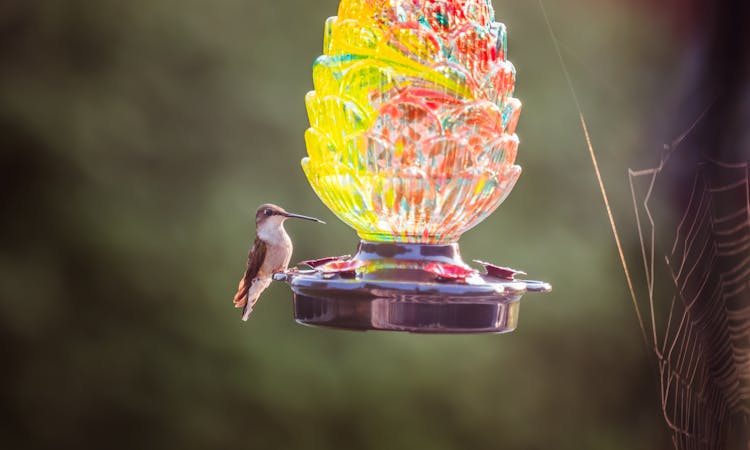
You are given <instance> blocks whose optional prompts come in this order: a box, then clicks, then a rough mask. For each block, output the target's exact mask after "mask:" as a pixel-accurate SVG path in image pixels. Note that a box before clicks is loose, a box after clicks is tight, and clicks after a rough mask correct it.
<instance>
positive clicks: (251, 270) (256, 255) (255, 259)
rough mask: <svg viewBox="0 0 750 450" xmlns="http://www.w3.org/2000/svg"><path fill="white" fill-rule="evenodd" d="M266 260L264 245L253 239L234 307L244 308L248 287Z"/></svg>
mask: <svg viewBox="0 0 750 450" xmlns="http://www.w3.org/2000/svg"><path fill="white" fill-rule="evenodd" d="M265 258H266V243H265V242H263V241H262V240H260V239H258V238H257V237H256V238H255V243H254V244H253V247H252V248H251V249H250V253H248V255H247V269H246V270H245V276H243V277H242V279H241V280H240V285H239V286H238V287H237V293H236V294H235V295H234V307H235V308H244V307H245V304H246V303H247V293H248V291H249V290H250V286H251V285H252V284H253V278H255V277H256V276H258V271H259V270H260V266H261V264H263V260H264V259H265Z"/></svg>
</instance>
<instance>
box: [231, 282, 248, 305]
mask: <svg viewBox="0 0 750 450" xmlns="http://www.w3.org/2000/svg"><path fill="white" fill-rule="evenodd" d="M249 290H250V285H249V283H247V282H245V277H242V279H240V284H239V286H237V293H236V294H234V307H235V308H244V307H245V305H247V292H248V291H249Z"/></svg>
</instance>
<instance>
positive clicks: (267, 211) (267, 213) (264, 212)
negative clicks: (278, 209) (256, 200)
mask: <svg viewBox="0 0 750 450" xmlns="http://www.w3.org/2000/svg"><path fill="white" fill-rule="evenodd" d="M263 214H265V215H267V216H270V215H271V214H273V211H271V210H270V209H266V210H265V211H263Z"/></svg>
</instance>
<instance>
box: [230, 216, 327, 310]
mask: <svg viewBox="0 0 750 450" xmlns="http://www.w3.org/2000/svg"><path fill="white" fill-rule="evenodd" d="M290 218H295V219H305V220H312V221H314V222H320V223H325V222H323V221H322V220H320V219H316V218H315V217H308V216H302V215H300V214H292V213H289V212H286V211H285V210H284V208H282V207H280V206H276V205H273V204H271V203H266V204H264V205H260V206H259V207H258V210H257V211H256V212H255V243H254V244H253V246H252V247H251V248H250V253H249V254H248V255H247V269H246V270H245V276H243V277H242V279H241V280H240V285H239V287H238V288H237V294H235V296H234V307H235V308H242V320H247V319H249V318H250V314H252V312H253V307H254V306H255V303H256V302H257V301H258V297H260V294H262V293H263V291H264V290H266V288H267V287H268V285H269V284H271V277H273V274H274V273H277V272H281V271H284V270H286V268H287V266H288V265H289V260H290V259H291V257H292V240H291V239H289V235H288V234H286V230H285V229H284V221H286V219H290Z"/></svg>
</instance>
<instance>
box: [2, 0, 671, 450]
mask: <svg viewBox="0 0 750 450" xmlns="http://www.w3.org/2000/svg"><path fill="white" fill-rule="evenodd" d="M545 5H546V6H547V8H548V10H549V13H550V19H551V21H552V24H553V26H554V27H555V30H556V33H557V34H558V36H559V38H560V42H561V44H563V49H564V50H565V55H566V59H568V61H569V63H570V67H571V70H572V74H573V78H574V83H575V84H576V87H577V89H578V91H579V92H578V93H579V95H580V96H581V98H582V104H583V109H584V112H587V113H588V119H589V121H590V127H591V131H592V134H593V137H594V139H595V143H598V151H599V156H600V159H601V161H602V165H603V175H604V177H605V180H607V181H611V183H609V186H610V187H611V188H612V192H611V195H612V196H613V200H614V201H615V210H616V211H618V212H620V215H621V217H620V216H618V219H619V220H621V221H623V222H624V224H623V227H624V229H625V230H626V233H625V234H632V230H633V229H632V228H630V229H628V226H629V225H630V222H629V220H630V219H629V218H628V216H627V214H625V212H626V211H627V210H628V208H629V203H628V202H629V201H630V200H629V192H627V191H626V190H625V189H626V185H627V183H626V178H625V177H626V175H625V168H626V167H628V166H629V165H633V162H634V161H637V160H638V158H639V157H640V156H642V155H643V153H644V150H642V149H643V147H644V146H645V145H646V144H644V142H645V140H644V139H643V138H642V136H643V130H644V126H647V124H646V123H645V119H646V117H644V116H642V115H641V114H642V112H643V111H644V108H646V109H647V108H648V107H649V104H650V103H651V102H655V103H658V101H659V99H660V97H659V95H660V94H659V89H661V88H663V86H662V85H663V82H662V81H661V78H662V77H663V73H664V70H665V67H668V65H669V63H670V60H669V58H670V56H669V55H670V48H669V42H668V40H667V39H666V37H665V36H663V35H662V34H660V33H662V32H661V31H660V30H659V27H658V25H657V24H656V23H654V22H652V21H651V20H650V18H649V16H647V15H646V14H645V13H643V12H638V11H635V10H633V9H631V7H630V6H629V5H628V4H627V3H624V4H623V3H615V2H593V1H591V2H587V1H583V0H578V1H574V2H570V1H568V2H565V1H553V0H548V1H546V2H545ZM336 7H337V2H336V1H335V0H323V1H317V2H311V1H304V0H287V1H272V0H265V1H247V0H245V1H239V0H216V1H213V2H205V1H197V0H182V1H179V2H178V1H174V0H131V1H128V2H119V1H99V2H89V1H83V0H66V1H57V2H52V1H46V2H44V1H38V2H37V1H27V0H10V1H7V0H6V1H5V2H2V3H1V4H0V67H2V69H0V136H2V151H1V152H0V186H1V187H2V190H0V199H1V201H2V206H3V212H4V214H3V220H2V221H1V222H0V227H1V228H0V236H1V239H2V251H1V252H0V294H1V296H2V302H0V339H2V342H3V346H2V347H3V350H2V356H3V361H4V363H3V368H2V370H0V386H2V387H0V415H1V416H2V417H1V419H2V420H0V447H2V448H6V449H21V448H23V449H27V448H28V449H41V448H56V449H62V448H79V449H82V448H108V449H119V448H123V449H134V448H138V449H151V448H154V449H156V448H160V449H161V448H180V449H205V448H230V447H234V448H253V449H270V448H283V449H339V448H341V449H394V450H397V449H407V448H409V449H423V448H424V449H433V450H440V449H467V448H471V449H474V450H480V449H498V448H510V449H514V448H527V449H534V448H557V449H632V448H641V449H645V448H664V447H665V446H666V443H667V441H666V435H665V432H664V430H663V424H662V420H661V417H660V411H659V409H658V389H657V385H656V377H655V370H653V368H652V365H651V363H650V362H649V360H648V357H647V353H646V352H645V351H644V346H643V344H642V341H641V338H640V334H639V331H638V326H637V322H636V319H635V315H634V312H633V308H632V305H631V304H630V300H629V298H628V296H627V291H626V287H625V283H624V279H623V276H622V271H621V269H620V268H619V263H618V260H617V257H616V253H615V250H614V247H613V243H612V239H611V233H610V231H609V226H608V223H607V221H606V216H605V212H604V208H603V206H602V203H601V197H600V194H599V192H598V190H597V187H596V184H595V178H594V174H593V171H592V170H591V163H590V160H589V159H588V154H587V153H586V150H585V147H584V143H583V137H582V133H581V131H580V127H579V123H578V117H577V112H576V110H575V104H574V103H573V101H572V98H571V96H570V92H569V91H568V90H567V86H566V84H565V81H564V78H563V76H562V73H561V71H560V65H559V62H558V61H557V56H556V55H555V53H554V48H553V46H552V43H551V40H550V38H549V34H548V31H547V28H546V25H545V22H544V17H543V15H542V14H541V11H540V9H539V5H538V4H537V2H514V1H510V0H503V1H499V0H495V10H496V15H497V18H498V20H501V21H503V22H505V23H506V24H508V26H509V46H510V58H511V60H512V61H513V62H514V64H515V65H516V67H517V69H518V85H517V89H516V96H517V97H518V98H520V99H521V100H522V101H523V102H524V112H523V114H522V116H521V117H522V118H521V124H520V126H519V129H518V133H519V136H520V137H521V147H520V151H519V163H520V164H521V165H522V166H523V167H524V174H523V175H522V177H521V180H520V181H519V183H518V185H517V186H516V189H515V191H514V193H513V194H512V195H511V196H510V197H509V199H508V200H507V201H506V203H505V205H503V206H502V207H501V208H500V209H499V210H498V212H497V213H495V214H494V215H493V216H492V217H490V218H489V219H487V220H486V221H485V222H484V223H482V224H481V225H479V226H478V227H477V228H476V229H475V230H472V231H470V232H468V233H467V234H466V235H465V236H464V238H463V239H462V241H461V242H462V251H463V254H464V255H465V257H466V258H467V260H470V259H483V260H488V261H494V262H497V263H500V264H504V265H510V266H513V267H518V268H522V269H524V270H526V271H527V272H528V273H529V276H530V277H532V278H537V279H543V280H546V281H549V282H551V283H552V285H553V286H554V289H555V290H554V292H553V293H551V294H547V295H528V296H527V297H526V298H525V299H524V303H523V307H522V308H521V317H520V326H519V328H518V330H517V331H516V332H514V333H512V334H509V335H504V336H494V335H488V336H420V335H408V334H398V333H377V332H368V333H352V332H342V331H332V330H323V329H313V328H306V327H301V326H299V325H296V324H295V323H294V322H293V320H292V319H291V294H290V292H289V290H288V289H287V288H286V287H285V286H283V285H281V284H275V285H274V286H272V287H271V288H270V289H269V291H268V292H267V293H266V294H265V296H264V297H263V298H262V300H261V302H260V304H259V306H258V308H257V310H256V313H255V315H254V317H253V319H252V320H251V321H250V322H249V323H247V324H245V323H241V322H240V320H239V316H238V314H237V311H235V310H233V308H232V303H231V298H232V295H233V294H234V289H235V287H236V284H237V281H238V279H239V277H240V276H241V274H242V272H243V269H244V267H243V265H244V263H245V257H246V251H247V248H248V246H249V245H250V243H251V241H252V234H253V224H252V220H253V212H254V210H255V207H256V206H257V205H258V204H260V203H263V202H275V203H278V204H281V205H283V206H284V207H286V208H287V209H289V210H291V211H295V212H300V213H303V214H309V215H314V216H317V217H321V218H323V219H325V220H327V221H328V222H329V224H328V225H327V226H315V225H309V224H306V223H304V224H303V223H293V224H292V223H290V224H289V226H288V229H289V231H290V234H291V235H292V236H293V238H294V240H295V245H296V247H295V256H294V260H297V261H298V260H302V259H307V258H314V257H322V256H326V255H337V254H343V253H351V252H352V251H353V250H354V249H355V247H356V243H357V238H356V235H355V233H354V232H353V231H352V230H350V229H349V228H347V227H346V226H345V225H343V224H342V223H340V222H338V221H337V220H335V219H334V218H333V216H332V214H330V212H328V211H327V210H326V209H325V207H324V206H323V205H322V203H320V201H318V200H317V198H316V197H315V196H314V194H313V192H312V190H311V189H310V188H309V186H308V185H307V183H306V180H305V178H304V175H303V174H302V171H301V169H300V166H299V160H300V159H301V158H302V157H303V156H304V154H305V149H304V141H303V131H304V130H305V128H306V127H307V118H306V114H305V108H304V105H303V97H304V94H305V93H306V92H307V91H308V90H310V89H312V82H311V64H312V61H313V60H314V59H315V57H316V56H317V55H318V54H320V53H321V45H322V33H323V22H324V20H325V18H326V17H327V16H331V15H334V14H335V12H336ZM636 149H639V150H637V151H636ZM636 165H637V164H636ZM628 230H629V231H628ZM632 242H633V241H632V240H630V243H631V244H632Z"/></svg>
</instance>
